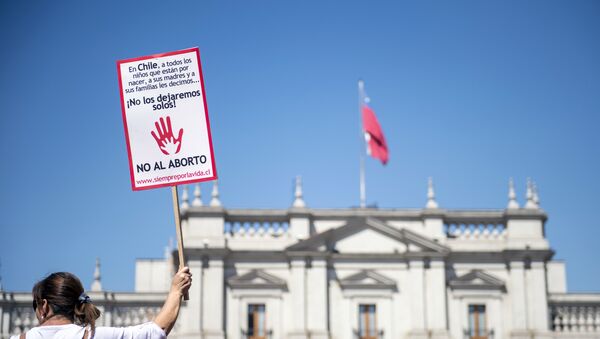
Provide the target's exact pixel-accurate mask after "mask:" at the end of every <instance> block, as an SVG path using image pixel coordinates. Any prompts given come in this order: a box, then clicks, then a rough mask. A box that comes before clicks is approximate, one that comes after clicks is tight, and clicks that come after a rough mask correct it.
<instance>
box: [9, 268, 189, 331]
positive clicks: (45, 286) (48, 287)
mask: <svg viewBox="0 0 600 339" xmlns="http://www.w3.org/2000/svg"><path fill="white" fill-rule="evenodd" d="M191 284H192V274H191V273H190V270H189V268H187V267H183V268H181V269H180V270H179V271H178V272H177V273H176V274H175V276H174V277H173V281H172V282H171V290H170V291H169V295H168V296H167V299H166V300H165V303H164V305H163V307H162V309H161V310H160V312H159V313H158V315H157V316H156V318H155V319H154V320H153V321H151V322H148V323H145V324H141V325H138V326H132V327H120V328H119V327H98V328H96V325H95V324H96V319H98V317H100V311H99V310H98V309H97V308H96V306H94V305H93V304H92V302H91V300H90V297H88V296H87V295H86V294H85V293H84V290H83V286H82V285H81V282H80V281H79V279H78V278H77V277H76V276H75V275H73V274H71V273H67V272H56V273H52V274H50V275H49V276H48V277H46V278H45V279H43V280H42V281H39V282H38V283H37V284H35V286H33V292H32V293H33V309H34V310H35V316H36V317H37V319H38V322H39V326H37V327H34V328H32V329H31V330H29V331H27V333H23V334H21V335H20V336H12V337H11V339H50V338H54V339H93V338H96V339H132V338H135V339H155V338H156V339H161V338H166V336H167V335H168V334H169V332H170V331H171V329H172V328H173V325H175V320H177V315H178V314H179V308H180V306H181V298H182V297H183V295H184V294H186V293H187V291H188V290H189V288H190V286H191Z"/></svg>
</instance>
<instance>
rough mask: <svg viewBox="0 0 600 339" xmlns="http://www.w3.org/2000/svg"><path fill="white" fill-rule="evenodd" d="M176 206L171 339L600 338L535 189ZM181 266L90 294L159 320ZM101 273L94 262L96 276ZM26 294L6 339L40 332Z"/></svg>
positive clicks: (590, 300) (7, 307)
mask: <svg viewBox="0 0 600 339" xmlns="http://www.w3.org/2000/svg"><path fill="white" fill-rule="evenodd" d="M193 195H194V197H193V198H192V201H191V202H190V201H189V199H188V192H187V189H186V190H185V191H184V196H183V198H182V206H181V207H182V225H183V234H184V237H185V257H186V260H187V265H188V266H190V268H191V270H192V272H193V273H194V278H195V279H194V284H193V286H192V288H191V290H190V300H189V301H187V302H186V304H185V306H184V307H183V308H182V311H181V314H180V318H179V320H178V322H177V325H176V327H175V330H174V332H173V336H177V337H178V338H203V339H221V338H227V339H246V338H251V339H271V338H272V339H280V338H281V339H301V338H302V339H304V338H312V339H326V338H327V339H328V338H332V339H396V338H398V339H400V338H454V339H463V338H475V339H483V338H490V339H492V338H528V339H529V338H600V294H570V293H567V287H566V277H565V264H564V262H560V261H554V260H552V257H553V255H554V251H553V250H552V249H551V247H550V244H549V243H548V240H547V239H546V238H545V235H544V234H545V233H544V224H545V221H546V219H547V216H546V213H545V212H544V211H543V210H542V209H540V207H539V202H538V198H537V193H536V192H535V190H534V189H533V187H532V186H531V184H529V185H528V188H527V201H526V204H525V205H524V207H519V205H518V203H517V201H516V199H515V194H514V189H513V187H512V183H511V184H510V187H509V202H508V205H507V208H505V209H498V210H446V209H442V208H439V207H438V204H437V202H436V200H435V194H434V191H433V185H432V183H431V181H430V183H429V190H428V201H427V204H426V207H425V208H424V209H372V208H366V209H361V208H353V209H311V208H307V207H306V206H305V204H304V201H303V197H302V189H301V184H300V182H299V181H297V185H296V194H295V201H294V202H293V205H292V207H290V208H289V209H285V210H257V209H225V208H223V207H222V206H221V203H220V201H219V196H218V191H217V190H216V186H215V187H214V189H213V194H212V197H211V198H212V199H211V201H210V204H209V205H208V206H204V205H203V204H202V201H201V199H200V190H199V186H196V187H195V190H194V193H193ZM176 257H177V256H174V257H173V256H171V255H170V253H168V254H167V255H166V258H164V259H156V260H138V262H137V264H136V277H135V279H136V283H135V290H136V291H135V292H133V293H116V292H108V291H102V286H101V284H100V273H99V270H98V269H97V272H96V280H95V282H94V284H93V286H92V291H93V292H91V293H90V295H91V297H92V299H93V300H94V302H95V303H96V304H97V305H99V306H100V307H101V308H102V310H103V312H104V315H103V316H102V318H101V319H100V323H101V324H104V325H111V326H119V325H129V324H135V323H140V322H143V321H145V320H148V319H151V318H152V317H153V315H154V314H155V313H156V312H157V311H158V309H159V307H160V305H161V303H162V300H163V299H164V297H165V295H166V291H167V288H168V286H169V281H170V275H171V274H172V272H173V271H174V268H175V267H177V265H178V263H177V262H176ZM97 268H98V266H97ZM30 305H31V297H30V295H29V293H16V292H2V299H0V330H1V333H2V338H6V337H7V336H8V335H9V334H14V333H18V332H20V331H21V330H23V329H27V328H29V327H31V326H33V325H34V320H35V318H34V317H33V313H32V310H31V306H30Z"/></svg>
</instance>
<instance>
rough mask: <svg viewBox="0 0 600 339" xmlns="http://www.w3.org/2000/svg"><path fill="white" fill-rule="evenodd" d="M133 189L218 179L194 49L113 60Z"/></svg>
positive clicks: (198, 54) (198, 61) (197, 61)
mask: <svg viewBox="0 0 600 339" xmlns="http://www.w3.org/2000/svg"><path fill="white" fill-rule="evenodd" d="M117 71H118V74H119V88H120V91H121V110H122V113H123V124H124V126H125V137H126V141H127V152H128V155H129V171H130V175H131V187H132V189H133V190H143V189H149V188H157V187H164V186H175V185H178V184H188V183H193V182H199V181H207V180H214V179H216V178H217V173H216V169H215V162H214V154H213V147H212V139H211V133H210V123H209V119H208V109H207V106H206V96H205V91H204V81H203V78H202V69H201V65H200V52H199V50H198V48H191V49H186V50H181V51H176V52H169V53H163V54H155V55H150V56H144V57H139V58H133V59H127V60H120V61H117Z"/></svg>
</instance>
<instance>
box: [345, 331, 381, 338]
mask: <svg viewBox="0 0 600 339" xmlns="http://www.w3.org/2000/svg"><path fill="white" fill-rule="evenodd" d="M369 332H371V333H369V334H363V335H361V333H360V331H358V330H352V333H354V339H383V330H378V331H375V332H374V333H373V332H372V331H369Z"/></svg>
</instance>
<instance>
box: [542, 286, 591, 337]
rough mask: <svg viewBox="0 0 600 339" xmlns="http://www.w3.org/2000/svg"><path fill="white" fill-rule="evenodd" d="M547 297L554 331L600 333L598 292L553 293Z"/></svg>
mask: <svg viewBox="0 0 600 339" xmlns="http://www.w3.org/2000/svg"><path fill="white" fill-rule="evenodd" d="M549 299H550V300H549V301H550V305H549V306H550V307H549V308H550V321H551V324H550V325H551V326H552V330H553V331H554V332H560V333H595V334H600V294H595V293H594V294H592V293H589V294H580V293H565V294H553V295H551V296H550V298H549Z"/></svg>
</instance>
